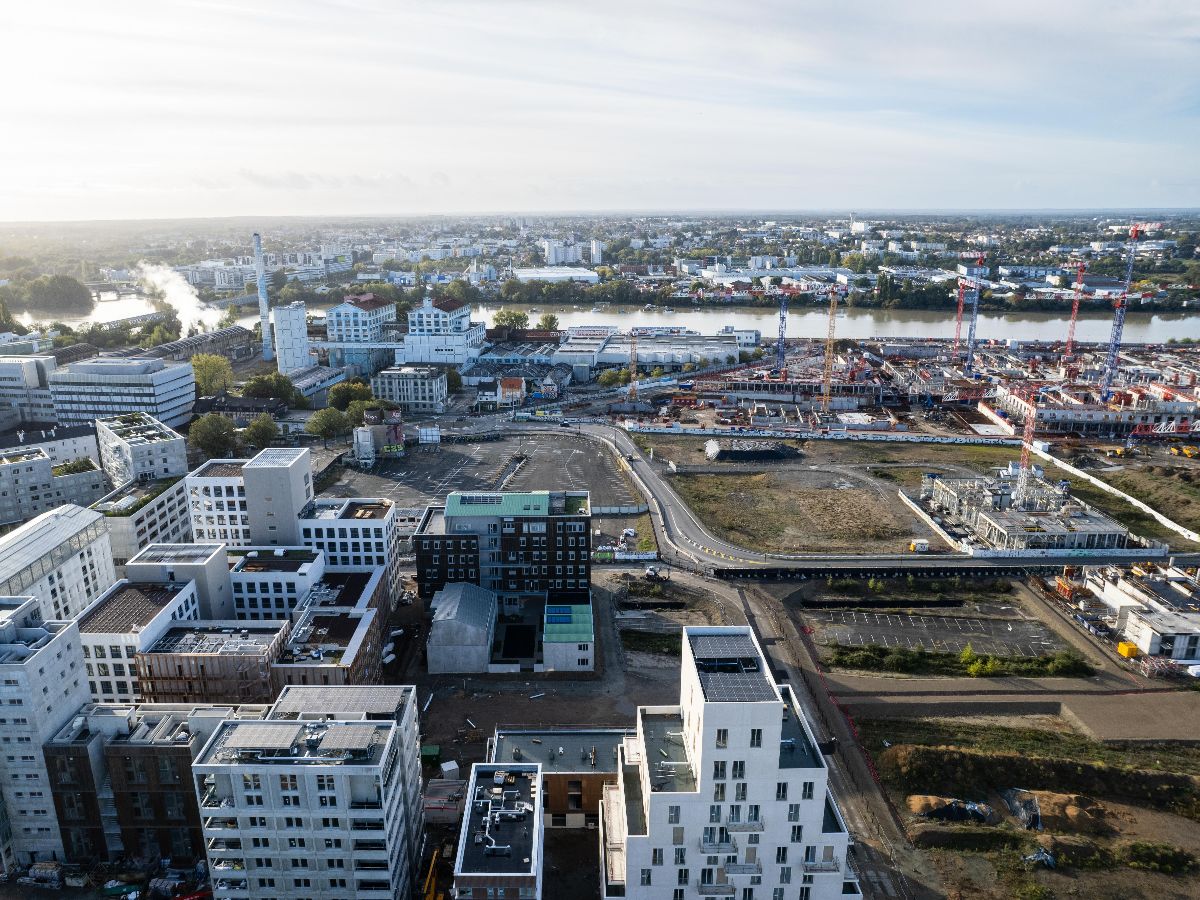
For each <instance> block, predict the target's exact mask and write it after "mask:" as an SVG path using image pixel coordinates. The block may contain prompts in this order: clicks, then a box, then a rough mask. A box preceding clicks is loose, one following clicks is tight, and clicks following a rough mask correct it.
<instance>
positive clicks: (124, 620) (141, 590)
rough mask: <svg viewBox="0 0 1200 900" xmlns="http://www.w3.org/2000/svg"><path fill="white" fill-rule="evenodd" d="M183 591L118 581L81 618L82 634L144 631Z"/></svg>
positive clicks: (174, 588) (181, 589) (180, 588)
mask: <svg viewBox="0 0 1200 900" xmlns="http://www.w3.org/2000/svg"><path fill="white" fill-rule="evenodd" d="M182 591H183V588H182V587H171V586H168V585H163V584H146V583H141V582H128V581H118V582H117V583H116V584H115V585H113V586H112V588H110V589H109V591H108V592H107V593H106V594H104V595H103V596H101V597H99V598H98V599H97V600H96V602H95V603H93V604H92V605H91V606H90V607H88V609H86V610H85V611H84V613H83V614H82V615H81V616H80V617H79V631H80V633H81V634H125V633H126V632H129V631H130V630H132V629H134V628H137V629H139V630H140V629H142V628H145V627H146V626H147V625H149V624H150V622H151V621H152V620H153V619H154V617H155V616H157V615H158V614H159V613H160V612H162V611H163V610H164V609H165V608H166V607H167V606H168V605H169V604H170V603H171V601H173V600H174V599H175V598H176V597H178V596H179V594H180V593H181V592H182Z"/></svg>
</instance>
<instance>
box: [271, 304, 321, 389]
mask: <svg viewBox="0 0 1200 900" xmlns="http://www.w3.org/2000/svg"><path fill="white" fill-rule="evenodd" d="M272 316H273V318H274V320H275V322H274V328H273V332H274V335H275V354H276V357H275V359H276V365H277V366H278V369H279V371H280V372H282V373H283V374H284V375H288V374H290V373H292V372H295V371H298V370H299V369H307V368H308V367H309V366H311V365H312V364H313V358H312V353H311V352H310V350H309V347H308V309H307V308H306V307H305V306H304V304H303V303H302V302H301V301H299V300H297V301H295V302H294V303H289V304H287V305H286V306H276V307H275V309H274V311H273V313H272Z"/></svg>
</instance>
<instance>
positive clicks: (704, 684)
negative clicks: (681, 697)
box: [700, 672, 776, 703]
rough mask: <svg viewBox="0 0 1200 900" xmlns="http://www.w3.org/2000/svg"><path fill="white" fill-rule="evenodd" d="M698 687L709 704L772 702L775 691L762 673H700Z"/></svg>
mask: <svg viewBox="0 0 1200 900" xmlns="http://www.w3.org/2000/svg"><path fill="white" fill-rule="evenodd" d="M700 687H701V688H702V689H703V690H704V699H705V700H708V701H709V702H711V703H756V702H758V701H760V700H774V699H776V697H775V689H774V687H773V686H772V685H771V683H770V682H769V681H768V680H767V678H766V676H765V675H764V674H763V673H762V672H701V673H700Z"/></svg>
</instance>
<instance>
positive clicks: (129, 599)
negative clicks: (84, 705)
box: [76, 579, 200, 703]
mask: <svg viewBox="0 0 1200 900" xmlns="http://www.w3.org/2000/svg"><path fill="white" fill-rule="evenodd" d="M199 617H200V600H199V597H198V596H197V593H196V583H195V582H194V581H188V582H185V583H182V584H180V583H165V584H160V583H155V582H130V581H126V580H124V579H122V580H121V581H118V582H117V583H116V584H114V585H113V586H112V587H111V588H110V589H109V590H107V591H105V592H104V594H103V595H102V596H101V597H99V598H98V599H97V600H96V602H95V603H93V604H92V605H91V606H89V607H88V608H87V609H86V610H84V612H83V614H82V615H80V616H79V618H78V619H77V620H76V624H77V625H78V628H79V641H80V644H81V645H82V646H83V661H84V668H85V671H86V674H87V679H88V691H89V693H90V694H91V698H92V701H93V702H94V703H114V702H115V703H140V702H141V701H142V695H141V691H140V690H139V689H138V680H137V665H136V663H135V659H136V657H137V654H138V653H143V652H145V651H147V650H149V649H150V648H151V647H152V646H154V644H155V643H156V642H157V641H158V639H159V638H160V637H162V636H163V633H164V632H165V631H166V630H167V628H168V627H170V626H171V625H172V624H173V623H175V622H178V621H184V620H193V621H194V620H196V619H198V618H199Z"/></svg>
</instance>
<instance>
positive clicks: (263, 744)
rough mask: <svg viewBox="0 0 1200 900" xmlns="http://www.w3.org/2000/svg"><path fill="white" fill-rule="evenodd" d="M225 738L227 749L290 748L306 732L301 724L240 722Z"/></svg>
mask: <svg viewBox="0 0 1200 900" xmlns="http://www.w3.org/2000/svg"><path fill="white" fill-rule="evenodd" d="M230 732H231V733H230V735H229V737H228V738H226V739H225V744H224V747H225V749H226V750H290V749H291V748H292V747H293V746H295V744H296V742H297V741H299V740H300V735H301V734H303V733H304V727H303V726H301V725H293V724H291V723H287V724H274V723H268V722H239V723H238V724H237V725H235V726H234V727H233V728H232V729H230Z"/></svg>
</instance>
